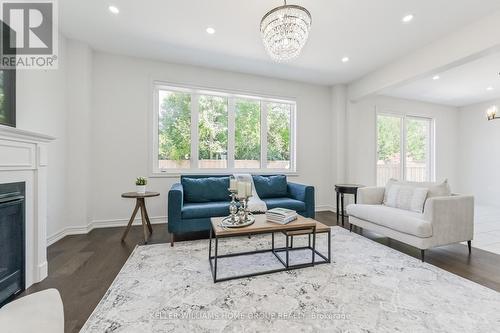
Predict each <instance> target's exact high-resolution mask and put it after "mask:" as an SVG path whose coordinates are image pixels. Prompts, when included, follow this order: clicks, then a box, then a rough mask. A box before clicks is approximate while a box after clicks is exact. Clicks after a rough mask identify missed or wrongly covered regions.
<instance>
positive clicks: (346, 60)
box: [342, 57, 350, 62]
mask: <svg viewBox="0 0 500 333" xmlns="http://www.w3.org/2000/svg"><path fill="white" fill-rule="evenodd" d="M349 60H350V59H349V57H343V58H342V62H349Z"/></svg>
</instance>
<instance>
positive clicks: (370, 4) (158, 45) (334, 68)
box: [59, 0, 500, 84]
mask: <svg viewBox="0 0 500 333" xmlns="http://www.w3.org/2000/svg"><path fill="white" fill-rule="evenodd" d="M289 3H293V4H299V5H302V6H304V7H306V8H307V9H308V10H309V11H310V12H311V14H312V18H313V24H312V30H311V34H310V39H309V41H308V43H307V45H306V47H305V48H304V50H303V53H302V55H301V56H300V57H299V58H298V59H295V60H294V61H292V62H290V63H287V64H276V63H273V62H272V61H271V60H270V59H269V57H268V56H267V54H266V53H265V50H264V48H263V46H262V42H261V40H260V33H259V23H260V19H261V17H262V16H263V15H264V14H265V13H266V12H267V11H268V10H270V9H271V8H273V7H275V6H278V5H280V4H282V2H281V1H279V0H251V1H250V0H246V1H243V0H148V1H146V0H143V1H138V0H108V1H103V0H84V1H83V0H61V1H59V8H60V16H59V17H60V27H61V31H62V33H63V34H65V35H66V36H67V37H69V38H74V39H78V40H82V41H85V42H87V43H89V44H90V45H91V46H92V47H93V48H94V49H97V50H103V51H107V52H112V53H119V54H126V55H132V56H140V57H146V58H151V59H159V60H165V61H169V62H176V63H186V64H194V65H201V66H208V67H213V68H220V69H227V70H233V71H239V72H244V73H252V74H259V75H266V76H272V77H278V78H285V79H293V80H299V81H306V82H314V83H319V84H335V83H340V82H350V81H352V80H354V79H357V78H359V77H361V76H363V75H365V74H367V73H369V72H372V71H374V70H375V69H377V68H379V67H381V66H383V65H385V64H388V63H390V62H392V61H393V60H395V59H397V58H399V57H401V56H403V55H405V54H407V53H409V52H411V51H412V50H414V49H418V48H420V47H423V46H425V45H426V44H428V43H430V42H432V41H434V40H436V39H438V38H440V37H443V36H445V35H447V34H448V33H450V32H452V31H454V30H456V29H457V28H459V27H461V26H464V25H466V24H468V23H471V22H473V21H476V20H478V19H480V18H481V17H483V16H485V15H487V14H489V13H491V12H492V11H494V10H500V1H499V0H480V1H478V0H459V1H457V0H295V1H289ZM109 5H116V6H117V7H118V8H119V9H120V13H119V14H118V15H113V14H111V13H110V12H109V11H108V6H109ZM407 13H412V14H414V15H415V19H414V20H413V22H411V23H410V24H402V23H401V18H402V17H403V16H404V15H406V14H407ZM208 26H213V27H214V28H215V29H216V33H215V34H214V35H208V34H207V33H206V32H205V29H206V28H207V27H208ZM344 56H349V57H350V59H351V61H350V62H348V63H345V64H344V63H342V62H341V61H340V59H341V58H342V57H344Z"/></svg>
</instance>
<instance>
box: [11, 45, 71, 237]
mask: <svg viewBox="0 0 500 333" xmlns="http://www.w3.org/2000/svg"><path fill="white" fill-rule="evenodd" d="M66 68H67V54H66V39H65V38H64V37H63V36H59V69H57V70H22V69H19V70H18V71H17V78H16V81H17V82H16V83H17V84H16V88H17V92H16V95H17V96H16V103H17V110H16V111H17V127H18V128H20V129H24V130H29V131H33V132H38V133H42V134H47V135H50V136H54V137H56V140H55V141H54V142H53V143H51V144H50V146H49V174H48V181H49V184H48V191H49V194H48V220H47V234H48V235H52V234H54V233H56V232H59V231H60V230H62V229H64V228H65V226H66V216H65V214H66V210H65V207H66V197H67V195H66V177H65V173H66V149H67V140H66V139H67V134H66V133H67V132H66V98H65V94H66Z"/></svg>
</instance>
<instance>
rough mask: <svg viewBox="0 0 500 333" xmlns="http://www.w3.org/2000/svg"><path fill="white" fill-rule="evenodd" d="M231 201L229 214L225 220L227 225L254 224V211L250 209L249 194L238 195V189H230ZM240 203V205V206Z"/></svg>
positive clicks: (241, 225)
mask: <svg viewBox="0 0 500 333" xmlns="http://www.w3.org/2000/svg"><path fill="white" fill-rule="evenodd" d="M229 192H230V195H229V196H230V197H231V202H230V203H229V216H228V217H226V218H224V220H223V222H224V223H225V224H226V225H227V226H233V227H243V226H247V225H250V224H252V223H253V222H254V221H255V218H254V217H253V215H252V213H251V212H250V210H249V209H248V200H249V199H250V197H251V195H249V196H246V195H245V196H241V197H240V196H238V191H237V190H234V189H229ZM238 203H239V206H238Z"/></svg>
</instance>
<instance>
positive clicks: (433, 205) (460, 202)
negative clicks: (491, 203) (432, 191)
mask: <svg viewBox="0 0 500 333" xmlns="http://www.w3.org/2000/svg"><path fill="white" fill-rule="evenodd" d="M424 219H425V220H427V221H430V222H431V223H432V235H433V237H436V238H437V239H438V243H440V244H443V245H444V244H448V243H453V242H458V241H460V242H461V241H465V240H472V238H473V236H474V197H473V196H469V195H453V196H448V197H434V198H429V199H427V201H426V202H425V207H424Z"/></svg>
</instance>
